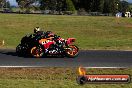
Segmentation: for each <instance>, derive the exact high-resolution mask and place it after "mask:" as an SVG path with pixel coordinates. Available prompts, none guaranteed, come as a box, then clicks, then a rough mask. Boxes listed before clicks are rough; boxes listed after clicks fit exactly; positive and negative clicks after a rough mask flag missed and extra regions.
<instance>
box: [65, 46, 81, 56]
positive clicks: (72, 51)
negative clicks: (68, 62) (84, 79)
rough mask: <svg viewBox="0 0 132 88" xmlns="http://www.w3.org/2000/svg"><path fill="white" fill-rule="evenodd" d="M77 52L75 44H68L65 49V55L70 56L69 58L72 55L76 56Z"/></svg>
mask: <svg viewBox="0 0 132 88" xmlns="http://www.w3.org/2000/svg"><path fill="white" fill-rule="evenodd" d="M78 52H79V48H78V47H77V46H75V45H69V46H68V47H67V48H66V49H65V54H66V56H67V57H70V58H74V57H76V56H78Z"/></svg>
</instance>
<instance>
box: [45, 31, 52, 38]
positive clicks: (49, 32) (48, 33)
mask: <svg viewBox="0 0 132 88" xmlns="http://www.w3.org/2000/svg"><path fill="white" fill-rule="evenodd" d="M46 35H47V36H50V37H53V36H54V33H53V32H51V31H47V32H46Z"/></svg>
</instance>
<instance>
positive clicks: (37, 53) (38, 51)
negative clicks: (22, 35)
mask: <svg viewBox="0 0 132 88" xmlns="http://www.w3.org/2000/svg"><path fill="white" fill-rule="evenodd" d="M30 53H31V55H32V56H33V57H35V58H40V57H42V56H43V55H44V52H43V49H42V48H41V47H36V46H34V47H32V48H31V52H30Z"/></svg>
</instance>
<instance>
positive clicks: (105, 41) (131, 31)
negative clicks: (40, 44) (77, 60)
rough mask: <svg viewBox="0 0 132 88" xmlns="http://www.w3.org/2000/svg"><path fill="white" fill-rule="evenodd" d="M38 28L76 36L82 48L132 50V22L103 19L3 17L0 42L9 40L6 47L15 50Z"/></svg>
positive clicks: (67, 35)
mask: <svg viewBox="0 0 132 88" xmlns="http://www.w3.org/2000/svg"><path fill="white" fill-rule="evenodd" d="M36 26H39V27H41V28H44V29H43V30H44V31H47V30H50V31H53V32H54V33H56V34H57V35H60V36H61V37H63V38H68V37H75V38H76V39H77V41H76V43H75V44H76V45H77V46H79V48H80V49H85V50H88V49H116V50H131V49H132V20H131V19H130V18H119V19H118V18H115V17H103V16H102V17H94V16H58V15H25V14H0V40H1V41H2V40H5V46H4V47H7V48H15V47H16V46H17V45H18V43H20V39H21V38H22V37H23V36H24V35H26V34H28V33H33V28H34V27H36ZM1 47H2V46H1Z"/></svg>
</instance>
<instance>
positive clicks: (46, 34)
mask: <svg viewBox="0 0 132 88" xmlns="http://www.w3.org/2000/svg"><path fill="white" fill-rule="evenodd" d="M34 33H35V34H36V35H40V36H43V37H44V38H49V39H50V40H53V41H55V43H56V44H55V45H56V46H57V47H58V48H61V47H62V42H61V40H62V41H63V40H64V39H62V38H60V36H58V35H56V34H54V33H53V32H51V31H47V32H44V31H40V28H39V27H36V28H34Z"/></svg>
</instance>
